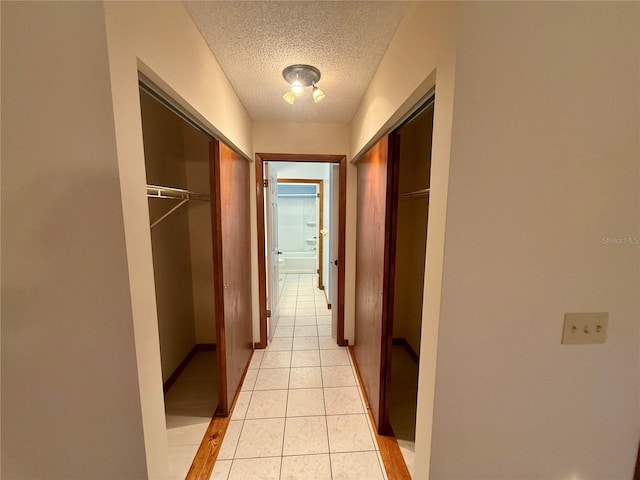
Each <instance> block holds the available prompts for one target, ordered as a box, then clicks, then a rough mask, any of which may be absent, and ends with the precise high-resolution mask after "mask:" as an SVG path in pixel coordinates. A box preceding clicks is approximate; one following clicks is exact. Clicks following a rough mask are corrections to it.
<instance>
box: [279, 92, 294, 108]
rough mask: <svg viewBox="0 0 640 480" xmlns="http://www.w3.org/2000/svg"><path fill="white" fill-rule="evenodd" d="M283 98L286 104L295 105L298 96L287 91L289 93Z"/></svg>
mask: <svg viewBox="0 0 640 480" xmlns="http://www.w3.org/2000/svg"><path fill="white" fill-rule="evenodd" d="M282 98H283V99H284V101H285V102H287V103H289V104H291V105H293V102H294V101H295V99H296V96H295V95H294V94H293V93H291V91H290V90H287V93H285V94H284V95H283V96H282Z"/></svg>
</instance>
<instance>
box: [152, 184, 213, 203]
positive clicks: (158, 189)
mask: <svg viewBox="0 0 640 480" xmlns="http://www.w3.org/2000/svg"><path fill="white" fill-rule="evenodd" d="M147 197H149V198H168V199H172V200H203V201H209V200H211V195H209V194H208V193H198V192H192V191H190V190H185V189H183V188H174V187H165V186H162V185H147Z"/></svg>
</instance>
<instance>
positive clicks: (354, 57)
mask: <svg viewBox="0 0 640 480" xmlns="http://www.w3.org/2000/svg"><path fill="white" fill-rule="evenodd" d="M185 6H186V8H187V10H188V11H189V13H190V15H191V17H192V18H193V20H194V22H195V23H196V25H197V27H198V28H199V29H200V32H202V35H203V37H204V38H205V40H206V41H207V43H208V44H209V48H211V51H212V52H213V54H214V55H215V56H216V58H217V59H218V62H219V63H220V66H221V67H222V69H223V70H224V71H225V73H226V75H227V77H228V78H229V81H230V82H231V84H232V85H233V88H234V89H235V91H236V92H237V94H238V96H239V97H240V100H241V101H242V103H243V104H244V106H245V108H246V109H247V111H248V112H249V115H250V116H251V118H252V119H253V120H279V121H302V122H338V123H349V122H351V119H352V118H353V115H354V114H355V112H356V108H357V107H358V105H359V104H360V101H361V100H362V97H363V95H364V93H365V91H366V89H367V86H368V85H369V82H370V81H371V78H372V77H373V74H374V73H375V71H376V69H377V68H378V64H379V63H380V60H382V57H383V55H384V53H385V52H386V50H387V47H388V45H389V42H390V41H391V38H392V37H393V34H394V33H395V31H396V28H397V26H398V24H399V22H400V20H401V19H402V17H403V16H404V14H405V12H406V7H407V3H406V2H397V1H392V2H381V1H375V2H360V1H346V2H339V1H289V2H280V1H260V2H253V1H221V2H219V1H215V2H192V1H187V2H185ZM295 63H306V64H310V65H314V66H315V67H317V68H319V69H320V71H321V73H322V78H321V79H320V81H319V82H318V87H320V88H321V89H322V90H323V91H324V92H325V93H326V95H327V97H326V98H325V99H324V100H323V101H322V102H320V103H318V104H314V103H313V99H312V98H311V93H310V90H311V89H310V88H308V89H305V90H306V91H305V94H304V96H302V97H298V98H297V99H296V102H295V104H294V105H289V104H287V103H286V102H285V101H284V100H282V95H283V94H284V93H285V92H286V91H287V89H288V86H289V85H288V84H287V83H286V82H285V80H284V79H283V78H282V70H283V69H284V68H285V67H286V66H288V65H291V64H295Z"/></svg>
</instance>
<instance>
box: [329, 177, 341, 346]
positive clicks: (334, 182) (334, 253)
mask: <svg viewBox="0 0 640 480" xmlns="http://www.w3.org/2000/svg"><path fill="white" fill-rule="evenodd" d="M330 195H331V226H330V227H329V233H330V235H331V247H330V251H331V256H330V257H329V265H330V269H331V274H330V275H331V281H330V290H329V295H330V296H331V298H330V299H329V301H330V302H331V336H332V337H334V338H336V337H337V335H338V308H339V307H338V242H339V237H338V230H339V225H340V166H339V165H332V166H331V193H330Z"/></svg>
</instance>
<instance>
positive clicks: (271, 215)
mask: <svg viewBox="0 0 640 480" xmlns="http://www.w3.org/2000/svg"><path fill="white" fill-rule="evenodd" d="M264 167H265V178H266V180H267V188H266V195H265V222H266V225H265V228H266V232H265V237H266V249H265V250H266V251H265V255H266V266H267V278H266V280H267V316H268V318H267V325H268V337H269V341H271V339H272V338H273V334H274V333H275V331H276V327H277V326H278V299H279V297H280V287H279V283H280V271H279V268H278V259H279V255H280V253H281V252H280V251H279V250H278V172H276V169H275V168H273V166H272V165H269V164H268V163H265V164H264ZM269 315H270V316H269Z"/></svg>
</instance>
